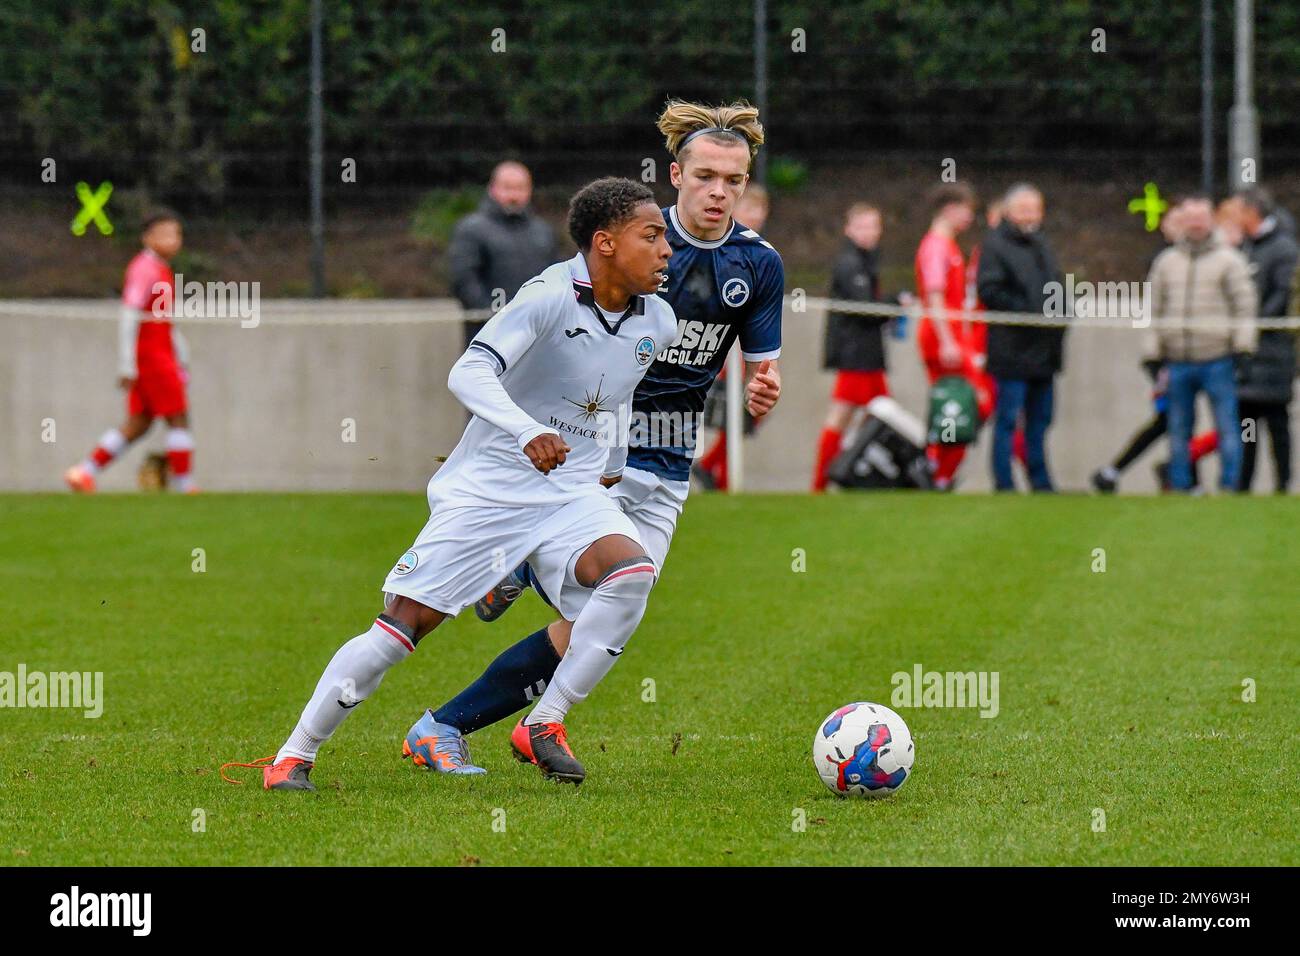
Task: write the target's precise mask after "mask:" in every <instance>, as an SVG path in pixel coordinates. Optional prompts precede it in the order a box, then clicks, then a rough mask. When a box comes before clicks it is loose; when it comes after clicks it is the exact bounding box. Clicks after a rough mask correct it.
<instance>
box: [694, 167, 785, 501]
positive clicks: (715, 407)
mask: <svg viewBox="0 0 1300 956" xmlns="http://www.w3.org/2000/svg"><path fill="white" fill-rule="evenodd" d="M770 208H771V201H770V200H769V199H768V195H767V190H766V189H764V188H763V186H762V185H761V184H759V183H750V184H749V185H748V186H746V187H745V192H744V194H743V195H742V196H741V197H740V202H738V203H736V212H735V219H736V222H738V223H740V224H741V225H742V226H748V227H749V228H750V229H752V230H754V231H755V232H760V233H761V232H762V231H763V227H764V226H765V225H767V214H768V211H769V209H770ZM742 415H743V418H744V422H745V437H746V438H748V437H749V436H750V435H752V434H754V432H755V431H756V430H757V429H758V420H757V419H756V418H754V416H752V415H750V414H749V411H748V410H745V411H744V412H742ZM704 419H705V421H706V422H710V423H712V422H713V421H715V420H716V421H717V422H718V423H719V425H718V429H717V435H715V436H714V439H713V444H711V445H710V446H709V450H708V451H706V452H704V454H702V455H700V456H699V457H698V458H697V459H695V464H694V465H692V466H691V473H692V474H693V475H695V477H696V479H698V480H699V482H700V484H701V485H703V486H704V487H705V488H708V489H709V490H711V491H726V490H727V426H726V421H727V369H726V368H725V367H724V368H723V369H722V371H721V372H720V373H719V374H718V378H717V381H715V382H714V383H713V388H712V389H711V390H710V391H709V397H708V400H707V401H706V403H705V412H704Z"/></svg>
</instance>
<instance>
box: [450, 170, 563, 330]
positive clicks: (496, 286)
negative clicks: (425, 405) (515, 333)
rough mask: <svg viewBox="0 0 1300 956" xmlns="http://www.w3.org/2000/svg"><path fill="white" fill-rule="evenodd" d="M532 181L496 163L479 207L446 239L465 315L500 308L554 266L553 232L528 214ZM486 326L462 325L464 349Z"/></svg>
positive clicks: (523, 172) (453, 284)
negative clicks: (449, 240) (541, 273)
mask: <svg viewBox="0 0 1300 956" xmlns="http://www.w3.org/2000/svg"><path fill="white" fill-rule="evenodd" d="M532 199H533V177H532V174H531V173H529V171H528V167H527V166H525V165H524V164H523V163H519V162H515V161H513V160H507V161H506V162H503V163H498V164H497V166H496V168H495V169H493V170H492V176H491V178H490V179H489V180H488V186H487V195H486V196H484V197H483V200H482V201H481V202H480V203H479V207H478V209H477V210H475V211H474V212H472V213H470V214H469V215H468V216H466V217H465V218H464V219H462V220H461V221H460V222H458V223H456V228H455V230H454V231H453V232H452V235H451V243H450V245H449V246H448V247H447V259H448V262H449V263H450V268H451V288H452V292H453V293H454V294H455V296H456V298H457V299H458V300H459V301H460V304H461V306H462V307H463V308H464V309H465V310H466V311H482V310H493V309H500V308H501V307H502V306H503V305H505V304H506V303H507V302H509V301H510V300H511V299H513V298H514V297H515V293H516V292H518V291H519V287H520V286H521V285H523V284H524V283H525V282H527V281H528V280H529V279H531V278H532V277H533V276H535V275H537V274H539V273H540V272H541V271H542V270H543V269H545V268H546V267H547V266H549V265H550V264H551V263H553V262H559V261H560V258H561V256H560V251H559V247H558V246H557V244H556V241H555V231H554V230H553V229H551V226H550V224H549V223H548V222H547V221H546V220H545V219H543V218H542V217H541V216H539V215H537V213H535V212H533V210H532V206H531V203H532ZM486 322H487V319H486V318H482V319H466V320H465V325H464V329H465V347H466V348H468V347H469V343H470V342H471V341H472V340H473V338H474V336H475V335H477V334H478V333H479V330H480V329H482V328H483V326H484V324H485V323H486Z"/></svg>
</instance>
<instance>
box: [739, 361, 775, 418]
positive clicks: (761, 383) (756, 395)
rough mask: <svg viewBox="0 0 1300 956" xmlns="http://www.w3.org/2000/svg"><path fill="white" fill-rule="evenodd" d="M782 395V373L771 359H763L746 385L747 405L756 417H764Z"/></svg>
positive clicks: (750, 412)
mask: <svg viewBox="0 0 1300 956" xmlns="http://www.w3.org/2000/svg"><path fill="white" fill-rule="evenodd" d="M780 397H781V373H780V372H778V371H777V370H776V368H775V367H774V366H773V365H772V360H771V359H763V362H762V364H761V365H759V367H758V370H757V371H756V372H755V373H754V377H753V378H751V379H750V380H749V382H748V383H747V384H746V385H745V407H746V408H747V409H748V410H749V414H751V415H753V416H754V417H755V418H762V417H763V416H764V415H766V414H767V413H768V412H770V411H771V410H772V409H773V408H775V407H776V403H777V401H778V400H779V399H780Z"/></svg>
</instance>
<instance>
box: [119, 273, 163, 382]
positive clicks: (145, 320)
mask: <svg viewBox="0 0 1300 956" xmlns="http://www.w3.org/2000/svg"><path fill="white" fill-rule="evenodd" d="M159 300H162V301H161V303H160V302H159ZM175 301H176V276H175V275H174V274H173V273H172V269H171V266H169V265H168V264H167V263H166V262H165V261H164V260H163V259H162V257H160V256H159V255H157V254H156V253H154V252H152V251H150V250H148V249H145V250H143V251H141V252H140V253H139V255H137V256H136V257H135V258H134V259H132V260H131V262H130V263H129V264H128V265H127V267H126V278H125V279H124V280H123V282H122V304H123V305H129V306H130V307H131V308H133V309H139V310H141V312H143V313H144V314H143V315H142V316H141V317H140V334H139V337H138V338H137V340H136V365H137V367H138V368H139V370H140V374H141V375H147V374H148V373H150V372H155V371H160V370H163V369H169V368H174V367H175V366H176V352H175V350H174V349H173V348H172V324H171V322H170V321H169V319H158V318H156V317H155V316H154V305H155V303H159V311H161V312H162V313H163V314H164V315H167V316H170V315H171V314H172V310H171V308H170V306H171V304H172V303H174V302H175Z"/></svg>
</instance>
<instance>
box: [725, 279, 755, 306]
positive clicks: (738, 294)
mask: <svg viewBox="0 0 1300 956" xmlns="http://www.w3.org/2000/svg"><path fill="white" fill-rule="evenodd" d="M722 301H723V302H725V303H727V305H729V306H731V307H732V308H733V309H738V308H740V307H741V306H742V305H744V304H745V303H746V302H748V301H749V283H748V282H746V281H745V280H744V279H728V280H727V281H726V282H725V283H723V285H722Z"/></svg>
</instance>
